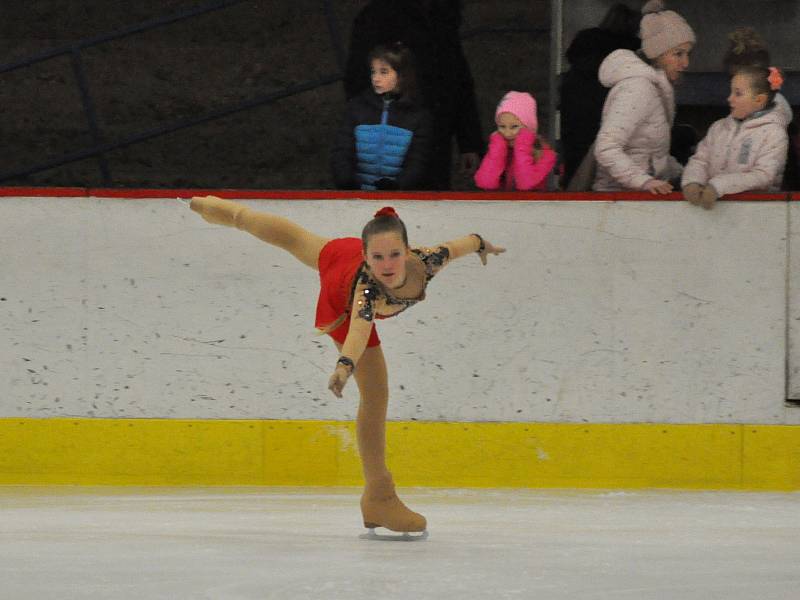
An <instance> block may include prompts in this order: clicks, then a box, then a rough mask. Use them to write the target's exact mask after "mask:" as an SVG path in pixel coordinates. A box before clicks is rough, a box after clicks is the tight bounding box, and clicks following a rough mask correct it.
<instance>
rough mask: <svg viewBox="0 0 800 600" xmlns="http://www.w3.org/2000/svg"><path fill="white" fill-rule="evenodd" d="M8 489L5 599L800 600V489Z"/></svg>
mask: <svg viewBox="0 0 800 600" xmlns="http://www.w3.org/2000/svg"><path fill="white" fill-rule="evenodd" d="M401 493H402V497H403V499H404V500H405V501H406V502H407V504H409V506H410V507H411V508H413V509H415V510H418V511H420V512H422V513H423V514H424V515H425V516H426V517H427V518H428V528H429V530H430V538H429V539H428V540H426V541H424V542H420V543H414V544H406V543H397V542H375V541H364V540H360V539H358V536H359V534H361V533H363V532H364V531H365V530H364V529H363V527H362V526H361V523H360V514H359V509H358V490H355V489H332V488H326V489H319V488H314V489H309V488H303V489H291V488H211V489H209V488H182V489H172V488H169V489H164V488H157V489H154V488H148V489H140V488H63V487H60V488H47V487H37V488H31V487H0V598H2V599H3V600H6V599H9V600H11V599H13V600H18V599H35V600H48V599H51V598H52V599H55V598H58V599H59V600H69V599H75V598H109V599H129V598H130V599H136V600H146V599H151V598H159V599H160V598H165V599H166V598H170V599H175V598H180V599H183V598H192V599H194V598H209V599H214V600H234V599H237V600H238V599H251V598H252V599H256V598H258V599H270V598H275V599H295V598H324V599H339V598H341V599H345V598H346V599H348V600H366V599H369V600H377V599H384V598H388V599H394V598H403V599H405V598H409V599H415V600H416V599H420V598H447V599H449V598H457V599H466V598H468V599H472V598H487V599H497V598H536V599H542V600H551V599H556V600H559V599H562V598H563V599H566V598H569V599H571V600H575V599H614V600H616V599H637V600H643V599H659V600H660V599H669V600H673V599H674V600H694V599H698V600H700V599H702V600H708V599H714V598H720V599H725V600H739V599H745V598H746V599H748V600H750V599H752V598H757V599H758V600H797V599H798V598H800V494H777V493H774V494H766V493H763V494H762V493H721V492H719V493H718V492H662V491H646V492H635V493H634V492H617V491H610V492H600V491H538V490H438V489H437V490H430V489H426V490H401Z"/></svg>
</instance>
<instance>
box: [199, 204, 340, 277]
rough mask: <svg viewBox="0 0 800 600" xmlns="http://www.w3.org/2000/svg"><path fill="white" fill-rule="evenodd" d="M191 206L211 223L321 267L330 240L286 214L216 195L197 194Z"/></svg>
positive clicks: (303, 261)
mask: <svg viewBox="0 0 800 600" xmlns="http://www.w3.org/2000/svg"><path fill="white" fill-rule="evenodd" d="M189 206H190V207H191V209H192V210H194V211H195V212H197V213H199V214H200V216H202V217H203V218H204V219H205V220H206V221H208V222H209V223H214V224H218V225H227V226H228V227H236V228H238V229H241V230H242V231H246V232H248V233H251V234H252V235H254V236H256V237H257V238H259V239H260V240H263V241H265V242H267V243H268V244H272V245H273V246H278V247H279V248H283V249H284V250H286V251H287V252H290V253H291V254H292V255H293V256H294V257H295V258H297V259H298V260H299V261H300V262H302V263H303V264H304V265H307V266H309V267H311V268H312V269H317V270H318V269H319V253H320V251H321V250H322V247H323V246H324V245H325V244H327V243H328V242H329V241H330V240H329V239H328V238H324V237H322V236H319V235H316V234H314V233H311V232H310V231H308V230H306V229H303V228H302V227H300V226H299V225H298V224H297V223H294V222H292V221H290V220H289V219H285V218H284V217H279V216H278V215H273V214H270V213H267V212H260V211H256V210H252V209H250V208H248V207H247V206H245V205H243V204H239V203H238V202H233V201H232V200H223V199H222V198H217V197H216V196H203V197H200V196H195V197H194V198H192V202H191V204H190V205H189Z"/></svg>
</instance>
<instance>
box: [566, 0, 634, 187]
mask: <svg viewBox="0 0 800 600" xmlns="http://www.w3.org/2000/svg"><path fill="white" fill-rule="evenodd" d="M640 17H641V15H640V14H639V13H637V12H636V11H634V10H633V9H630V8H627V7H626V6H624V5H616V6H613V7H611V9H610V10H609V12H608V14H607V15H606V17H605V19H604V20H603V23H602V24H601V25H600V26H599V27H592V28H591V29H584V30H582V31H579V32H578V34H577V35H576V36H575V39H574V40H573V41H572V43H571V44H570V46H569V48H568V49H567V60H568V61H569V64H570V69H569V70H568V71H567V72H566V73H564V74H563V76H562V79H561V86H560V89H559V96H560V105H559V110H560V111H561V154H562V157H563V160H564V183H565V184H566V183H567V182H569V180H570V179H571V178H572V175H573V174H574V173H575V171H576V170H577V169H578V167H579V166H580V164H581V161H582V160H583V157H584V156H585V155H586V151H587V150H588V149H589V146H591V145H592V143H593V142H594V139H595V137H597V132H598V131H599V130H600V120H601V116H602V112H603V104H604V103H605V101H606V96H607V95H608V88H606V87H604V86H603V85H602V84H601V83H600V82H599V81H598V79H597V71H598V69H599V68H600V63H602V62H603V60H604V59H605V58H606V56H608V55H609V54H611V53H612V52H613V51H614V50H619V49H621V48H624V49H627V50H638V49H639V46H640V40H639V37H638V35H637V34H636V32H637V31H638V29H639V18H640Z"/></svg>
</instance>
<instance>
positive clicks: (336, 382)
mask: <svg viewBox="0 0 800 600" xmlns="http://www.w3.org/2000/svg"><path fill="white" fill-rule="evenodd" d="M349 377H350V370H349V369H348V368H347V367H344V366H342V365H337V366H336V369H335V370H334V371H333V375H331V378H330V379H329V380H328V389H329V390H330V391H332V392H333V395H334V396H336V397H337V398H341V397H342V390H343V389H344V385H345V384H346V383H347V379H348V378H349Z"/></svg>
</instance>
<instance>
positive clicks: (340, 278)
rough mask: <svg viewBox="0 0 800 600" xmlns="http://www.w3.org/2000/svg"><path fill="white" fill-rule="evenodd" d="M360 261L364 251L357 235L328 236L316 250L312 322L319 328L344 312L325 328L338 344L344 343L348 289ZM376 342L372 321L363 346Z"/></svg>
mask: <svg viewBox="0 0 800 600" xmlns="http://www.w3.org/2000/svg"><path fill="white" fill-rule="evenodd" d="M363 262H364V255H363V253H362V248H361V240H360V239H359V238H337V239H335V240H331V241H330V242H328V243H327V244H325V246H323V247H322V251H321V252H320V253H319V282H320V288H319V298H318V299H317V315H316V320H315V322H314V324H315V326H316V327H317V328H319V329H322V328H325V327H327V326H328V325H330V324H331V323H333V322H334V321H336V320H337V319H338V318H339V317H341V316H342V315H343V314H346V315H347V318H346V319H345V320H344V321H343V322H342V324H341V325H339V326H338V327H337V328H336V329H334V330H333V331H330V332H328V335H330V336H331V337H332V338H333V339H334V340H336V341H337V342H339V343H340V344H344V340H345V339H346V338H347V332H348V331H349V330H350V308H351V307H350V292H351V290H352V288H353V278H354V277H355V276H356V273H357V272H358V268H359V267H360V266H361V263H363ZM380 343H381V341H380V339H379V338H378V332H377V331H376V330H375V323H373V324H372V330H371V331H370V334H369V341H368V342H367V346H368V347H372V346H377V345H379V344H380Z"/></svg>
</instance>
